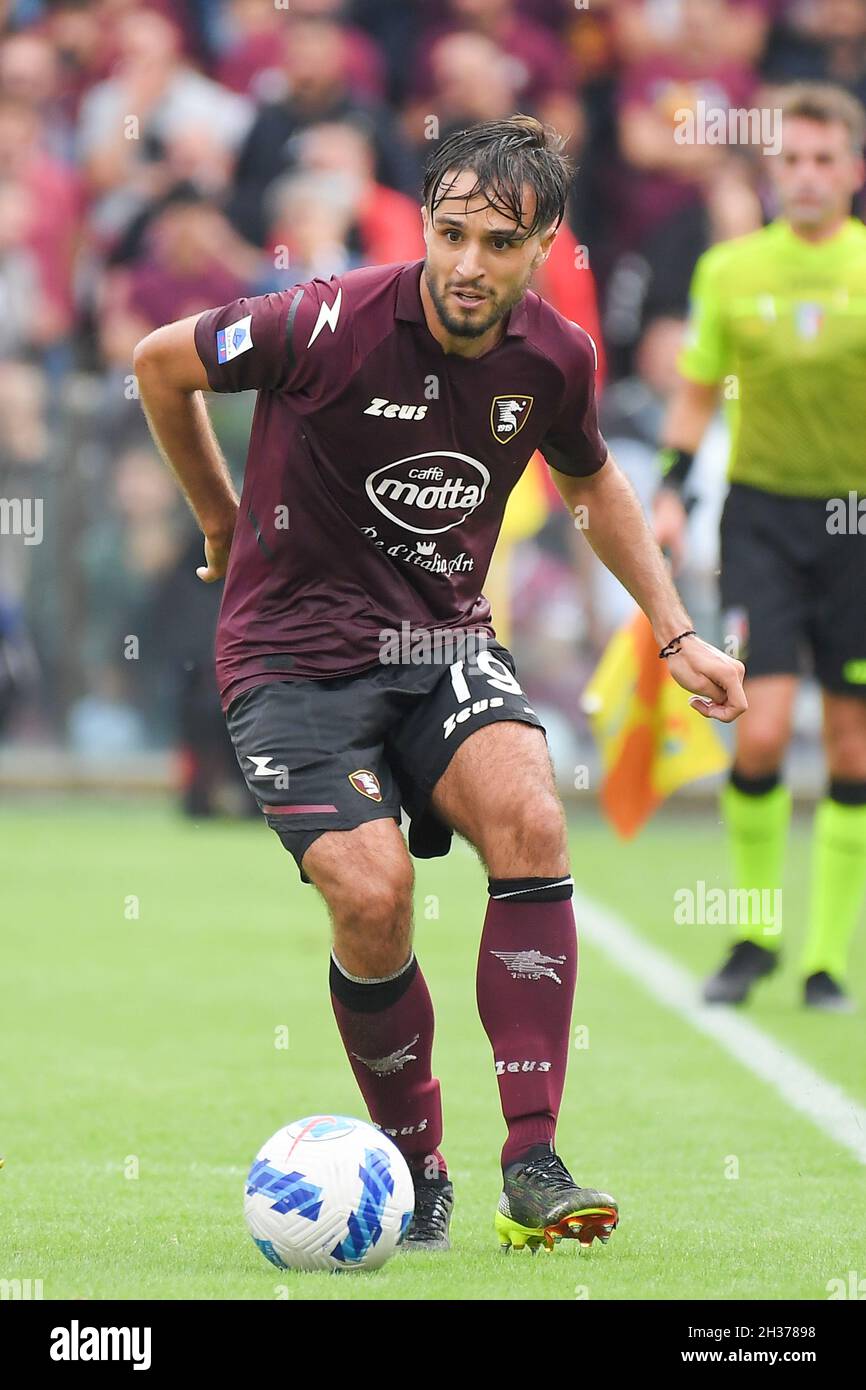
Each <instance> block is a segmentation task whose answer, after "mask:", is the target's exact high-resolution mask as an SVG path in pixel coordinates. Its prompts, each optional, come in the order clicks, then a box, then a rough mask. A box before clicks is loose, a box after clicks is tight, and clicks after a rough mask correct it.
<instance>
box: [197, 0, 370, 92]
mask: <svg viewBox="0 0 866 1390" xmlns="http://www.w3.org/2000/svg"><path fill="white" fill-rule="evenodd" d="M225 8H226V12H227V14H226V18H227V20H228V29H229V33H228V35H227V42H226V46H225V48H224V51H223V53H222V56H221V58H220V60H219V63H218V66H217V71H216V75H217V77H218V79H219V81H220V82H222V83H223V84H224V86H226V87H230V88H231V89H232V91H235V92H246V93H248V94H249V95H250V96H254V97H256V98H258V99H259V100H263V101H279V100H281V99H282V98H283V97H285V96H286V95H287V79H286V75H285V72H284V71H283V70H282V69H281V65H280V59H279V46H280V40H281V38H282V32H283V29H284V27H285V25H286V23H287V22H290V20H289V18H288V16H289V11H288V10H287V9H286V8H282V9H278V8H276V6H275V5H274V0H229V3H228V4H227V5H226V7H225ZM347 8H348V7H347V5H346V4H345V3H344V0H292V5H291V11H290V13H291V17H292V18H293V19H305V18H326V19H332V20H335V21H336V22H338V23H340V24H341V25H342V30H343V40H344V43H345V61H346V86H347V87H348V89H349V91H350V92H351V93H352V95H353V96H354V97H357V98H358V99H359V100H360V101H372V102H381V101H383V100H384V99H385V96H386V79H385V64H384V61H383V58H382V54H381V53H380V51H379V49H378V47H377V46H376V44H375V43H374V42H373V40H372V39H371V38H370V36H369V35H368V34H365V33H364V31H363V30H362V29H358V28H357V27H356V26H355V25H352V24H349V23H348V22H346V19H345V16H346V11H347Z"/></svg>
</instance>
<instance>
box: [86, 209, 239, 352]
mask: <svg viewBox="0 0 866 1390" xmlns="http://www.w3.org/2000/svg"><path fill="white" fill-rule="evenodd" d="M257 269H258V260H257V258H256V257H254V256H253V257H251V256H250V251H249V248H248V247H246V246H245V245H244V244H243V243H242V242H240V241H239V239H238V238H237V237H236V236H235V235H234V233H233V231H232V229H231V227H230V226H229V225H228V224H227V222H226V220H225V218H224V217H223V215H222V213H220V212H219V211H218V210H217V209H216V208H215V207H213V205H212V204H210V203H209V202H207V200H206V199H204V198H203V197H202V196H201V195H200V194H199V193H197V192H196V190H195V189H194V188H191V187H189V186H184V185H181V186H179V187H178V188H177V189H175V190H174V192H173V193H172V194H171V195H169V197H167V198H166V200H165V202H164V204H163V207H162V209H161V211H160V212H159V214H158V215H157V216H156V217H154V218H153V219H152V221H151V222H150V224H149V226H148V229H147V234H146V237H145V238H144V245H143V249H142V255H141V257H140V258H139V259H138V260H136V261H134V262H132V264H131V265H130V267H129V268H123V269H117V270H114V271H113V272H111V274H110V275H108V276H107V277H106V281H105V289H104V298H103V303H102V305H101V312H100V316H99V321H100V334H101V348H102V355H103V358H104V360H105V362H106V363H107V364H108V365H110V366H115V367H119V368H123V369H124V370H126V371H129V370H130V363H131V361H132V350H133V348H134V347H135V344H136V343H137V342H138V340H139V338H142V337H144V335H145V334H146V333H150V332H151V331H152V330H153V329H154V328H158V327H159V326H160V324H163V323H170V322H172V321H173V320H174V319H180V318H185V317H186V316H187V315H189V314H197V313H201V312H202V311H203V310H204V309H207V308H209V307H210V306H211V305H214V304H226V303H228V302H229V300H232V299H237V298H238V297H239V296H240V295H242V294H244V293H245V291H246V290H247V288H248V286H249V283H250V281H251V280H252V279H254V278H255V275H256V272H257Z"/></svg>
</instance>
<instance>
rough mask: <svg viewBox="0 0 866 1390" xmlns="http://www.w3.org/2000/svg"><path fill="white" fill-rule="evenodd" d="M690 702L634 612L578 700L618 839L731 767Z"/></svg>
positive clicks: (642, 619) (639, 614) (607, 811)
mask: <svg viewBox="0 0 866 1390" xmlns="http://www.w3.org/2000/svg"><path fill="white" fill-rule="evenodd" d="M688 700H689V696H688V694H687V692H686V691H685V690H683V689H682V688H681V687H680V686H679V685H677V683H676V681H675V680H674V679H673V677H672V676H671V674H670V672H669V671H668V669H667V666H666V664H665V662H664V661H663V660H661V659H660V658H659V654H658V649H657V645H656V641H655V637H654V636H653V631H652V628H651V627H650V624H649V619H648V618H647V617H646V615H645V614H644V613H643V612H642V611H641V610H640V609H638V611H637V613H636V614H635V616H634V617H633V618H631V619H629V621H628V622H627V623H625V624H624V626H623V627H621V628H620V629H619V631H618V632H615V633H614V635H613V637H612V638H611V639H610V641H609V642H608V644H607V647H606V648H605V650H604V653H603V654H602V658H601V661H600V662H599V664H598V666H597V667H596V669H595V671H594V673H593V675H592V677H591V679H590V682H589V684H588V686H587V687H586V691H585V692H584V697H583V707H584V709H585V711H586V713H587V715H588V716H589V722H590V726H591V728H592V732H593V735H594V737H595V740H596V743H597V744H598V748H599V752H600V754H601V761H602V766H603V768H604V780H603V782H602V787H601V798H600V799H601V805H602V808H603V810H604V813H605V815H606V816H607V818H608V820H609V821H610V822H611V824H612V825H613V826H614V829H615V830H616V831H617V833H618V834H619V835H621V836H622V837H623V838H624V839H630V838H631V836H632V835H634V834H636V833H637V831H638V830H640V828H641V826H642V825H643V824H644V822H645V821H647V820H648V819H649V817H650V816H651V815H652V814H653V812H654V811H655V810H656V808H657V807H658V805H659V804H660V803H661V802H662V801H663V800H664V799H665V797H667V796H670V794H671V792H674V791H676V789H677V788H678V787H681V786H683V784H684V783H686V782H693V781H695V780H696V779H697V778H698V777H707V776H709V774H710V773H712V772H722V771H724V769H725V768H726V767H727V766H728V764H729V762H730V759H729V757H728V753H727V750H726V748H725V747H724V745H723V744H722V741H721V739H720V738H719V736H718V734H717V733H716V731H715V730H714V729H712V728H711V727H710V725H709V722H708V721H707V720H705V719H704V718H703V716H702V715H700V714H698V713H697V712H696V711H694V710H692V709H691V708H690V706H689V703H688Z"/></svg>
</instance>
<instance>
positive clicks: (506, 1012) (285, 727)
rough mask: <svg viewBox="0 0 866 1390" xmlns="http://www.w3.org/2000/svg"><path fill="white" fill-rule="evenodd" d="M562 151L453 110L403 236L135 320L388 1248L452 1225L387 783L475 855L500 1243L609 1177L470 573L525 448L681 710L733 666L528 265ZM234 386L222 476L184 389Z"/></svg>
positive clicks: (569, 938)
mask: <svg viewBox="0 0 866 1390" xmlns="http://www.w3.org/2000/svg"><path fill="white" fill-rule="evenodd" d="M569 177H570V174H569V167H568V163H567V160H566V159H565V158H564V157H563V154H562V144H561V140H560V139H559V137H558V136H556V134H555V132H553V131H552V130H550V129H548V128H545V127H543V126H541V125H540V124H539V123H538V122H537V121H535V120H533V119H531V118H528V117H515V118H513V119H511V120H506V121H501V122H494V123H489V124H482V125H479V126H477V127H474V128H472V129H470V130H467V131H462V132H459V133H457V134H456V135H454V136H452V137H451V138H449V139H447V140H445V141H443V142H442V144H441V145H440V146H439V148H438V149H437V151H436V152H435V153H434V154H433V156H432V158H431V160H430V163H429V167H428V169H427V172H426V176H425V184H424V204H423V210H422V223H423V229H424V236H425V241H426V248H427V254H426V257H425V259H424V260H423V261H416V262H414V263H410V264H399V265H388V266H380V267H374V268H365V269H360V270H353V271H350V272H349V273H348V274H345V275H342V276H340V277H338V278H332V279H331V280H330V281H324V280H318V279H316V280H312V281H310V282H309V283H307V284H301V285H298V286H296V287H295V288H293V289H290V290H287V291H284V292H282V293H278V294H269V295H265V296H264V297H261V298H250V299H241V300H238V301H236V302H235V303H232V304H227V305H225V306H224V307H222V308H217V309H212V310H209V311H207V312H205V313H203V314H201V315H199V316H198V317H196V318H189V319H185V320H182V321H181V322H179V323H175V324H170V325H167V326H166V327H163V328H160V329H158V330H157V331H156V332H155V333H152V334H151V335H150V336H149V337H147V338H145V339H144V340H143V341H142V342H141V343H140V344H139V345H138V348H137V350H136V355H135V367H136V371H137V373H138V378H139V382H140V386H141V398H142V401H143V404H144V407H145V410H146V412H147V415H148V417H149V420H150V425H151V429H152V431H153V433H154V437H155V439H156V440H157V442H158V444H159V446H160V447H161V449H162V451H163V454H164V456H165V458H166V460H167V461H168V462H169V464H170V465H171V467H172V468H173V469H174V471H175V473H176V474H177V477H178V479H179V480H180V482H181V484H182V486H183V488H184V490H185V492H186V495H187V497H188V499H189V501H190V503H191V505H192V507H193V509H194V511H195V515H196V516H197V518H198V521H199V523H200V525H201V528H202V531H203V532H204V538H205V540H204V545H205V564H204V565H203V566H202V567H201V569H200V570H199V571H198V573H199V575H200V577H201V578H202V579H203V580H205V581H208V582H209V581H213V580H218V579H221V578H222V577H223V575H225V576H226V584H225V592H224V596H223V603H222V610H221V616H220V622H219V631H218V638H217V671H218V678H219V684H220V690H221V695H222V700H223V705H224V708H225V712H226V718H227V722H228V727H229V730H230V732H231V736H232V739H233V741H234V745H235V749H236V751H237V755H238V758H239V761H240V764H241V767H242V768H243V770H244V773H245V774H246V777H247V780H248V783H249V786H250V788H251V789H252V791H253V792H254V794H255V795H256V797H257V799H258V802H259V804H260V806H261V809H262V811H263V812H264V815H265V817H266V819H267V821H268V824H269V825H271V826H272V827H273V828H274V830H276V831H277V833H278V835H279V837H280V839H281V840H282V842H283V844H284V845H285V847H286V849H288V851H289V852H290V853H291V854H292V855H293V856H294V858H295V860H296V862H297V864H298V867H299V870H300V872H301V877H302V879H304V880H305V881H307V882H312V883H313V884H314V885H315V886H316V888H317V889H318V890H319V892H320V893H321V894H322V895H323V897H324V899H325V901H326V903H327V906H328V909H329V912H330V916H331V919H332V923H333V949H332V953H331V961H330V990H331V1002H332V1006H333V1010H334V1013H335V1015H336V1020H337V1026H338V1028H339V1031H340V1035H341V1037H342V1040H343V1043H344V1046H345V1048H346V1052H347V1054H348V1059H349V1063H350V1065H351V1067H352V1070H353V1072H354V1075H355V1077H356V1079H357V1082H358V1085H359V1087H360V1090H361V1092H362V1094H363V1097H364V1100H365V1102H366V1104H367V1108H368V1110H369V1113H370V1116H371V1118H372V1120H373V1122H374V1123H375V1124H376V1125H378V1126H379V1127H380V1128H381V1129H382V1130H384V1131H385V1132H386V1133H388V1134H390V1135H392V1136H393V1138H394V1140H395V1142H396V1144H397V1145H398V1146H399V1148H400V1149H401V1151H402V1152H403V1154H404V1155H405V1157H406V1159H407V1161H408V1163H409V1166H410V1168H411V1170H412V1173H413V1177H414V1180H415V1187H416V1202H415V1215H414V1219H413V1223H412V1226H411V1228H410V1231H409V1232H408V1237H407V1245H408V1247H409V1248H413V1247H415V1248H422V1249H437V1248H438V1249H441V1248H447V1247H448V1244H449V1239H448V1228H449V1220H450V1214H451V1208H452V1203H453V1191H452V1185H451V1183H450V1181H449V1178H448V1173H447V1167H446V1164H445V1160H444V1158H443V1156H442V1153H441V1150H440V1143H441V1140H442V1111H441V1102H440V1092H439V1083H438V1081H437V1080H436V1078H435V1077H434V1075H433V1072H432V1068H431V1050H432V1044H433V1008H432V1004H431V1000H430V996H429V993H428V990H427V986H426V983H425V981H424V976H423V975H422V973H421V969H420V966H419V963H418V960H417V959H416V957H415V955H414V952H413V949H412V925H411V919H412V878H413V874H412V862H411V859H410V855H409V853H408V852H407V847H406V843H405V841H404V838H403V835H402V834H401V831H400V828H399V825H400V816H401V806H402V807H403V808H405V810H406V812H407V814H408V816H409V817H410V818H411V827H410V830H409V851H411V853H412V854H413V855H416V856H421V857H432V856H436V855H443V854H446V853H447V852H448V848H449V843H450V838H451V835H452V832H453V831H457V832H458V833H459V834H460V835H463V836H465V838H466V839H467V840H468V841H469V842H470V843H471V844H472V845H474V846H475V847H476V849H477V850H478V852H479V853H480V855H481V857H482V859H483V861H484V864H485V866H486V869H487V873H488V875H489V880H488V884H489V904H488V907H487V914H486V917H485V920H484V926H483V931H482V935H481V947H480V954H479V957H478V970H477V1000H478V1009H479V1013H480V1016H481V1020H482V1023H483V1026H484V1028H485V1030H486V1032H487V1034H488V1037H489V1039H490V1042H491V1045H492V1049H493V1060H494V1063H495V1072H496V1077H497V1082H498V1086H499V1093H500V1099H501V1104H502V1110H503V1113H504V1116H505V1121H506V1126H507V1138H506V1141H505V1145H504V1148H503V1151H502V1156H501V1158H502V1169H503V1191H502V1197H501V1199H500V1202H499V1209H498V1211H497V1213H496V1217H495V1225H496V1230H497V1232H498V1234H499V1239H500V1243H501V1245H502V1246H504V1247H506V1248H509V1247H511V1246H514V1247H516V1248H519V1249H523V1248H525V1247H526V1246H527V1245H529V1247H530V1248H531V1249H532V1248H537V1247H538V1246H539V1245H540V1244H542V1243H543V1244H544V1245H545V1247H546V1248H548V1249H550V1248H552V1246H553V1244H554V1242H555V1240H556V1239H557V1238H558V1237H563V1236H564V1237H569V1236H570V1237H576V1238H578V1239H579V1240H580V1241H581V1242H582V1243H583V1244H591V1243H592V1240H593V1239H594V1238H596V1237H597V1238H599V1239H601V1240H606V1239H607V1238H608V1237H609V1235H610V1232H611V1230H612V1229H613V1227H614V1226H615V1225H616V1222H617V1204H616V1202H615V1201H614V1199H613V1198H612V1197H611V1196H609V1195H608V1194H607V1193H605V1192H599V1191H597V1190H595V1189H593V1188H587V1187H582V1186H580V1185H579V1184H578V1183H577V1182H576V1181H575V1180H574V1178H573V1177H572V1176H571V1174H570V1173H569V1171H568V1169H567V1168H566V1166H565V1164H564V1163H563V1161H562V1160H561V1158H560V1157H559V1156H558V1155H557V1154H556V1152H555V1150H554V1137H555V1128H556V1120H557V1115H558V1112H559V1108H560V1101H561V1097H562V1089H563V1084H564V1081H565V1071H566V1060H567V1056H568V1050H569V1034H570V1020H571V1010H572V999H573V994H574V986H575V979H576V974H577V940H576V932H575V923H574V914H573V910H572V906H571V902H570V899H571V897H572V889H573V881H572V878H571V875H570V872H569V865H568V858H567V841H566V826H565V819H564V815H563V810H562V806H561V804H560V801H559V799H558V797H557V794H556V790H555V786H554V780H553V777H552V770H551V766H550V759H549V756H548V753H547V746H546V742H545V738H544V732H543V730H542V728H541V725H540V721H539V719H538V716H537V715H536V713H535V712H534V710H533V709H532V708H531V706H530V705H529V703H528V701H527V699H526V696H525V695H524V693H523V691H522V690H521V687H520V684H519V682H518V680H517V677H516V674H515V666H514V661H513V658H512V657H511V655H510V653H509V652H508V651H507V650H506V649H505V648H504V647H502V646H501V645H499V644H498V643H497V642H496V640H495V637H494V633H493V629H492V627H491V615H490V610H489V607H488V605H487V602H486V600H485V599H484V598H483V596H482V594H481V586H482V583H483V581H484V577H485V575H486V572H487V568H488V564H489V562H490V557H491V552H492V550H493V547H494V544H495V541H496V537H497V533H498V530H499V526H500V522H501V520H502V514H503V510H504V508H505V504H506V501H507V498H508V495H509V493H510V491H511V489H512V488H513V487H514V485H515V483H516V482H517V480H518V478H519V477H520V475H521V473H522V471H523V469H524V468H525V467H526V464H527V463H528V461H529V459H530V457H531V456H532V454H533V451H534V450H536V449H539V448H540V449H541V450H543V452H544V456H545V458H546V460H547V462H548V464H549V465H550V467H551V468H552V469H553V476H554V478H555V480H556V482H557V484H558V486H559V488H560V490H561V492H562V495H563V497H564V499H565V501H566V504H567V506H568V507H569V508H570V509H574V508H576V507H585V508H587V515H588V517H589V530H588V536H589V539H590V543H591V544H592V546H593V548H594V549H595V551H596V552H597V554H598V555H599V556H600V557H601V559H602V560H603V561H604V562H605V563H606V564H608V565H609V566H610V567H611V569H612V570H613V571H614V572H615V573H616V574H617V575H618V576H619V577H620V578H621V579H622V581H623V583H624V584H625V585H626V586H627V587H628V588H629V589H630V590H631V592H632V593H633V594H634V596H635V598H636V600H637V601H638V603H639V604H640V605H641V606H642V607H643V609H644V610H645V612H646V613H647V614H648V615H649V617H650V620H651V622H652V624H653V628H654V631H655V634H656V637H657V639H658V642H659V646H660V648H662V649H663V650H664V651H665V652H667V653H668V655H667V656H666V657H665V659H666V660H668V661H669V663H670V669H671V672H672V674H673V676H674V677H675V679H676V680H677V681H678V682H679V683H680V685H682V686H684V687H685V689H687V690H689V691H691V692H693V696H696V697H699V698H698V704H699V705H700V712H701V713H702V714H703V715H705V716H708V717H715V718H718V719H721V720H731V719H733V718H735V717H736V716H737V715H738V714H739V713H740V712H741V710H742V709H743V708H744V707H745V700H744V696H743V692H742V685H741V679H742V675H743V667H742V665H741V664H740V663H739V662H738V661H735V660H733V659H731V658H729V657H728V656H726V655H725V654H724V653H722V652H720V651H718V650H716V649H715V648H714V647H712V646H709V645H708V644H706V643H704V642H703V641H701V639H700V638H699V637H697V636H696V635H694V634H693V633H692V632H691V623H690V622H689V618H688V615H687V613H686V612H685V611H684V609H683V606H682V604H681V602H680V599H679V597H678V595H677V593H676V591H675V589H674V587H673V584H672V581H671V579H670V577H669V573H668V569H667V567H666V565H665V563H664V560H663V558H662V555H661V552H660V550H659V548H658V546H657V544H656V542H655V541H654V539H653V537H652V534H651V531H650V529H649V526H648V525H647V523H646V521H645V519H644V517H643V514H642V512H641V510H640V507H639V505H638V503H637V501H636V498H635V496H634V494H633V492H632V490H631V488H630V486H629V485H628V483H627V482H626V480H625V479H624V477H623V475H622V474H621V473H620V471H619V469H618V468H617V466H616V464H615V463H614V461H613V459H611V458H609V457H608V454H607V449H606V446H605V443H604V441H603V439H602V438H601V436H600V434H599V431H598V426H597V421H596V406H595V395H594V367H595V364H594V351H593V344H592V341H591V339H590V338H589V337H588V336H587V334H586V333H585V332H584V331H583V330H582V329H581V328H579V327H577V326H576V325H575V324H573V323H571V322H569V321H568V320H567V319H564V318H563V317H562V316H561V315H560V314H558V313H557V312H556V311H555V310H553V309H552V308H551V307H550V306H549V305H548V304H546V303H545V302H544V301H543V300H541V299H540V298H539V296H538V295H536V294H535V293H533V292H532V291H531V290H529V288H528V284H529V279H530V277H531V275H532V272H533V271H534V270H535V269H537V268H538V266H540V265H541V264H543V262H544V260H545V259H546V257H547V256H548V254H549V252H550V248H551V245H552V243H553V238H554V236H555V234H556V229H557V228H558V226H559V224H560V222H561V220H562V217H563V214H564V209H565V199H566V191H567V187H568V182H569ZM247 388H252V389H255V390H256V391H258V399H257V404H256V412H255V417H254V421H253V425H252V433H251V438H250V446H249V454H248V458H247V466H246V475H245V480H244V487H243V495H242V497H241V498H240V501H238V499H237V497H236V496H235V494H234V492H233V490H232V486H231V482H230V480H229V477H228V474H227V472H226V468H225V465H224V463H223V460H222V458H221V456H220V453H219V450H218V447H217V444H216V441H215V439H214V437H213V434H212V432H211V429H210V426H209V423H208V416H207V413H206V409H205V404H204V399H203V397H202V394H201V393H202V392H203V391H207V390H212V391H241V390H244V389H247ZM583 516H584V514H583V513H581V517H582V518H583ZM407 634H411V636H410V637H409V639H408V641H407V642H406V643H403V640H402V639H403V637H404V636H406V635H407ZM407 648H410V649H407ZM418 654H420V655H421V656H422V657H423V660H418V659H417V657H418ZM413 658H414V659H413Z"/></svg>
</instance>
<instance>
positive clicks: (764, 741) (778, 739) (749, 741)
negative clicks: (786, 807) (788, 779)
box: [735, 722, 788, 777]
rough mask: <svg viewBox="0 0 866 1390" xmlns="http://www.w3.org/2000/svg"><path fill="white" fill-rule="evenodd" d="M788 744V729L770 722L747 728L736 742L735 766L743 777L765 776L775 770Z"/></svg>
mask: <svg viewBox="0 0 866 1390" xmlns="http://www.w3.org/2000/svg"><path fill="white" fill-rule="evenodd" d="M787 746H788V729H787V727H780V726H778V725H774V724H772V723H769V722H767V723H761V724H756V725H754V726H752V727H750V728H749V731H748V737H745V734H744V736H743V737H742V738H741V739H740V740H739V742H738V744H737V756H736V760H735V761H736V766H737V770H738V771H739V772H741V773H742V774H743V775H744V776H745V777H767V776H769V775H770V773H772V772H776V771H777V770H778V768H779V766H780V764H781V762H782V759H783V758H784V756H785V749H786V748H787Z"/></svg>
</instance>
